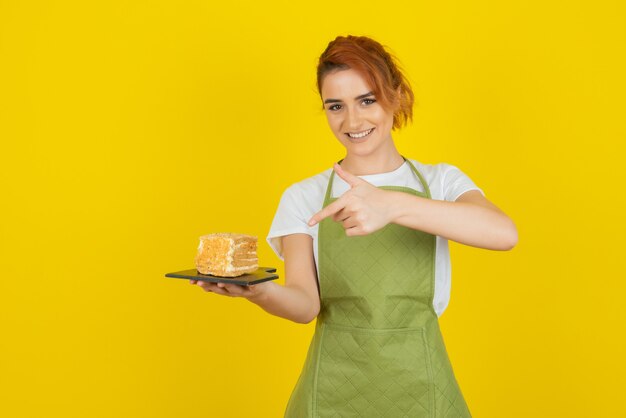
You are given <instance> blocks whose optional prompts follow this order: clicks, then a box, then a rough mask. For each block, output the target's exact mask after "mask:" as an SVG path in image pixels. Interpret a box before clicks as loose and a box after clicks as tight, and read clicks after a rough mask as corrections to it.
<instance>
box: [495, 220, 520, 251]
mask: <svg viewBox="0 0 626 418" xmlns="http://www.w3.org/2000/svg"><path fill="white" fill-rule="evenodd" d="M517 241H518V235H517V227H516V226H515V223H514V222H513V221H512V220H510V219H509V225H508V227H507V228H506V229H505V230H504V233H503V237H502V240H501V245H500V247H499V248H498V249H499V250H502V251H510V250H512V249H513V248H515V246H516V245H517Z"/></svg>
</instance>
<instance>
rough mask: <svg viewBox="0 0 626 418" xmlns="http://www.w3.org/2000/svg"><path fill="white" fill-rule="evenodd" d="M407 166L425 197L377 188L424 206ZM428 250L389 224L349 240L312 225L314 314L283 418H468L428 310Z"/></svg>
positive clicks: (426, 240)
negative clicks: (317, 304) (313, 324)
mask: <svg viewBox="0 0 626 418" xmlns="http://www.w3.org/2000/svg"><path fill="white" fill-rule="evenodd" d="M403 158H404V157H403ZM405 161H408V160H407V159H406V158H405ZM340 162H341V161H340ZM408 163H409V164H410V166H411V169H412V171H413V173H414V174H415V175H416V176H417V177H418V178H419V181H420V182H421V184H422V185H423V188H424V192H419V191H417V190H414V189H411V188H408V187H398V186H381V187H380V188H382V189H386V190H396V191H402V192H406V193H411V194H414V195H417V196H422V197H426V198H429V199H430V198H431V196H430V190H429V188H428V185H427V184H426V182H425V181H424V178H423V177H422V175H421V174H420V173H419V171H418V170H417V169H416V168H415V167H414V166H413V164H411V162H410V161H408ZM334 174H335V173H334V171H333V172H332V174H331V176H330V180H329V182H328V186H327V188H326V196H325V198H324V205H323V206H324V207H325V206H327V205H328V204H329V203H331V202H332V201H334V200H336V199H335V198H331V196H332V194H331V187H332V182H333V177H334ZM435 244H436V237H435V236H434V235H431V234H428V233H425V232H423V231H417V230H414V229H411V228H407V227H403V226H400V225H397V224H389V225H387V226H386V227H384V228H382V229H380V230H378V231H376V232H375V233H372V234H369V235H365V236H355V237H348V236H346V233H345V231H344V229H343V226H342V225H341V223H339V222H335V221H333V220H332V218H331V217H328V218H326V219H324V220H322V221H321V222H320V224H319V237H318V245H319V247H318V256H319V270H320V271H319V272H318V273H319V285H320V299H321V309H320V313H319V315H318V318H317V323H316V327H315V333H314V335H313V338H312V340H311V344H310V346H309V350H308V353H307V357H306V360H305V363H304V366H303V369H302V372H301V374H300V377H299V379H298V382H297V383H296V386H295V388H294V390H293V392H292V394H291V397H290V399H289V402H288V404H287V408H286V411H285V417H288V418H303V417H324V418H325V417H429V418H435V417H437V418H438V417H471V414H470V412H469V409H468V407H467V405H466V403H465V400H464V398H463V395H462V393H461V390H460V389H459V386H458V384H457V381H456V379H455V376H454V373H453V370H452V366H451V364H450V361H449V359H448V355H447V353H446V348H445V345H444V341H443V337H442V335H441V332H440V329H439V323H438V318H437V314H436V312H435V310H434V308H433V297H434V289H435V248H436V246H435Z"/></svg>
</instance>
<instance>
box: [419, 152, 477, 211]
mask: <svg viewBox="0 0 626 418" xmlns="http://www.w3.org/2000/svg"><path fill="white" fill-rule="evenodd" d="M410 161H411V162H412V163H413V165H415V168H416V169H417V170H418V171H419V172H420V173H421V174H422V176H424V180H425V181H426V183H427V184H428V187H429V188H430V189H431V194H432V197H433V198H434V199H439V200H448V201H455V200H456V199H457V197H458V196H460V195H461V194H462V193H464V192H466V191H468V190H479V191H480V192H481V193H483V192H482V190H481V189H480V188H478V187H477V186H476V184H474V182H473V181H472V180H471V179H470V177H469V176H468V175H467V174H465V173H464V172H463V171H462V170H461V169H460V168H459V167H458V166H456V165H454V164H450V163H446V162H439V163H436V164H426V163H422V162H420V161H417V160H414V159H411V160H410ZM483 195H484V193H483Z"/></svg>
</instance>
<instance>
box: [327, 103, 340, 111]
mask: <svg viewBox="0 0 626 418" xmlns="http://www.w3.org/2000/svg"><path fill="white" fill-rule="evenodd" d="M337 106H341V105H338V104H336V105H332V106H330V107H329V108H328V110H331V111H335V110H339V109H336V107H337Z"/></svg>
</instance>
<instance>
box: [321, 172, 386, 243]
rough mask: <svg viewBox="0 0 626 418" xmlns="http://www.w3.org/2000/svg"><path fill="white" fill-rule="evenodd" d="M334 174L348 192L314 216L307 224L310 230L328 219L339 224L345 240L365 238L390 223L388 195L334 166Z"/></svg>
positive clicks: (384, 191)
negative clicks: (346, 237) (354, 237)
mask: <svg viewBox="0 0 626 418" xmlns="http://www.w3.org/2000/svg"><path fill="white" fill-rule="evenodd" d="M334 170H335V172H336V173H337V175H339V177H341V178H342V179H344V180H345V181H346V182H347V183H348V184H349V185H350V190H348V191H347V192H345V193H344V194H343V195H342V196H341V197H339V198H338V199H337V200H335V201H334V202H332V203H331V204H329V205H328V206H326V207H325V208H323V209H322V210H321V211H319V212H317V213H316V214H315V215H313V216H312V217H311V219H310V220H309V226H313V225H315V224H317V223H319V222H321V221H322V219H324V218H327V217H329V216H331V215H332V217H333V220H334V221H335V222H341V223H342V224H343V227H344V229H345V230H346V235H347V236H355V235H367V234H371V233H372V232H375V231H377V230H379V229H381V228H383V227H384V226H385V225H387V224H388V223H389V222H391V219H392V217H391V210H390V209H391V201H390V199H389V197H390V193H393V192H390V191H386V190H383V189H379V188H378V187H376V186H374V185H372V184H371V183H368V182H367V181H365V180H363V179H362V178H359V177H357V176H355V175H353V174H351V173H348V172H347V171H345V170H344V169H343V168H341V166H340V165H339V164H337V163H335V166H334Z"/></svg>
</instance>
